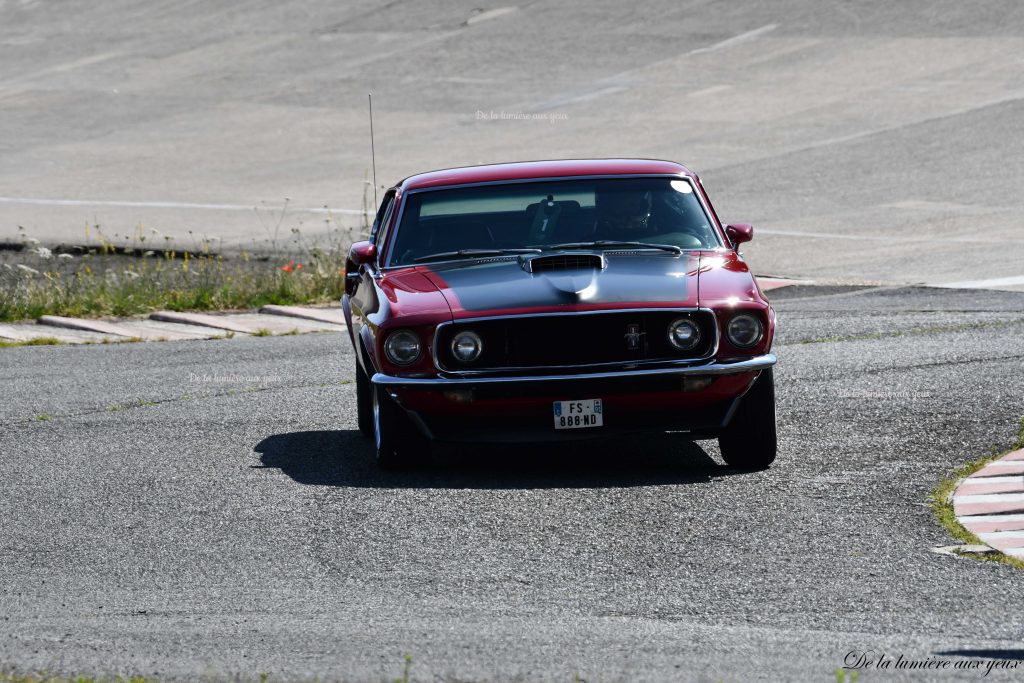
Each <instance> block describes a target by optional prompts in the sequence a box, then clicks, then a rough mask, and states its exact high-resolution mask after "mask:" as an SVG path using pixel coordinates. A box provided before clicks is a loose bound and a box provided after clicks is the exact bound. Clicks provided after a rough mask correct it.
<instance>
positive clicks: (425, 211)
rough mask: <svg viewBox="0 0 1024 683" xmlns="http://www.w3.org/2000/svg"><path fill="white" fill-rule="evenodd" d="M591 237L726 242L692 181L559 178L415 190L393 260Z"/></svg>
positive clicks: (686, 244)
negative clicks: (719, 233) (719, 234)
mask: <svg viewBox="0 0 1024 683" xmlns="http://www.w3.org/2000/svg"><path fill="white" fill-rule="evenodd" d="M593 240H621V241H629V242H651V243H658V244H671V245H675V246H678V247H681V248H683V249H705V248H714V247H719V246H721V242H720V241H719V239H718V235H717V234H716V232H715V230H714V229H713V228H712V227H711V221H710V220H709V219H708V217H707V214H705V213H704V209H703V207H702V206H701V204H700V201H699V200H698V199H697V196H696V194H695V193H694V189H693V186H692V185H691V184H690V183H689V182H688V181H686V180H683V179H679V178H606V179H596V180H557V181H544V182H529V183H506V184H497V185H481V186H477V187H466V188H458V189H450V190H443V189H442V190H429V191H423V192H411V193H409V194H408V195H407V197H406V200H405V208H404V210H403V212H402V221H401V224H400V226H399V228H398V234H397V236H396V241H395V244H394V248H393V249H392V250H391V254H390V257H389V262H388V264H387V265H390V266H397V265H408V264H411V263H414V262H415V261H416V259H417V258H422V257H424V256H430V255H432V254H438V253H444V252H452V251H459V250H472V249H477V250H479V249H517V248H524V247H539V248H544V247H549V246H552V245H557V244H563V243H570V242H586V241H593Z"/></svg>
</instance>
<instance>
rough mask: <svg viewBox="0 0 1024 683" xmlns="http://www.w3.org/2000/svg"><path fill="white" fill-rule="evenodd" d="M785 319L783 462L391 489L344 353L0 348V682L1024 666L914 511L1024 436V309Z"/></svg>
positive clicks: (550, 464) (597, 455) (464, 463)
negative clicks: (30, 674)
mask: <svg viewBox="0 0 1024 683" xmlns="http://www.w3.org/2000/svg"><path fill="white" fill-rule="evenodd" d="M773 297H774V300H775V304H776V306H777V308H778V310H779V318H780V321H781V322H782V328H781V330H782V332H781V337H780V338H779V340H778V343H777V345H776V350H777V353H778V355H779V359H780V361H779V366H778V368H777V375H776V381H777V386H778V400H779V430H780V432H779V433H780V454H781V455H780V458H779V460H778V461H777V463H776V465H775V466H773V467H772V468H771V469H770V470H768V471H765V472H759V473H750V474H744V473H738V472H735V471H733V470H730V469H728V468H726V467H725V466H723V465H722V464H721V462H720V460H719V457H718V453H717V447H716V444H715V443H714V442H699V443H697V444H696V445H690V444H687V443H686V442H684V441H682V440H680V439H679V438H678V437H677V436H676V437H673V436H664V437H658V438H648V439H644V440H640V441H628V440H626V441H610V442H603V443H600V444H597V445H590V446H581V447H579V448H575V449H571V450H568V451H567V450H565V449H561V450H551V449H530V450H529V451H528V452H523V450H521V449H505V450H502V449H491V448H489V449H452V448H449V449H443V450H441V451H440V452H439V453H438V454H437V460H438V462H437V464H436V467H434V468H432V469H429V470H424V471H419V472H408V473H402V474H385V473H381V472H380V471H378V470H377V469H376V468H375V467H374V465H373V463H372V455H371V447H370V444H369V443H368V442H367V441H366V440H364V439H363V438H361V437H360V436H359V435H358V432H357V431H356V423H355V411H354V402H355V390H354V385H353V384H351V383H345V384H341V383H340V382H341V381H343V380H348V379H349V378H350V377H351V376H352V367H353V358H352V354H351V352H350V351H349V350H348V343H347V340H346V339H345V338H344V337H343V333H321V334H315V335H306V336H301V337H267V338H236V339H233V340H231V341H230V342H226V341H216V340H213V341H188V342H165V343H161V344H129V345H116V346H84V347H83V346H78V347H71V346H68V347H37V348H28V347H26V348H15V349H7V350H5V351H4V352H3V353H0V376H2V377H3V378H4V387H5V389H4V392H5V395H6V396H8V397H9V398H11V399H12V400H7V401H4V402H2V403H0V426H2V429H0V471H2V472H3V485H2V487H3V495H2V496H0V554H2V558H3V571H2V572H0V615H2V619H0V663H3V664H16V665H17V666H19V667H23V668H45V669H48V670H51V671H67V672H71V671H79V672H87V673H104V672H109V673H141V674H149V675H153V676H158V677H160V678H162V679H169V680H195V679H197V678H199V677H202V676H211V677H218V676H220V677H224V676H233V675H236V674H238V675H241V676H243V677H246V676H248V677H252V678H253V679H255V678H257V677H258V674H259V673H260V672H269V673H270V675H271V678H270V680H289V681H291V680H313V679H314V678H315V677H318V676H319V677H320V679H321V680H347V681H380V680H393V679H394V677H396V676H399V675H400V673H401V669H402V657H403V655H405V654H410V655H412V656H413V670H412V671H413V680H418V681H430V680H446V681H509V680H530V681H533V680H545V681H571V680H573V675H574V674H579V675H580V676H581V677H582V678H583V679H585V680H587V681H666V680H699V681H718V680H725V681H740V680H772V681H778V680H834V678H833V672H834V671H835V669H836V668H837V667H840V666H842V665H843V663H844V658H845V657H846V656H847V654H848V653H849V652H850V651H853V650H858V651H865V650H874V651H876V652H879V653H886V654H887V655H889V656H893V657H896V656H898V655H901V654H902V655H903V656H904V657H905V658H908V659H915V660H924V659H927V658H928V657H942V658H946V659H950V660H957V659H963V658H968V657H974V658H983V659H995V660H998V661H1008V660H1017V659H1024V648H1022V646H1021V633H1022V631H1024V592H1022V591H1021V590H1020V574H1019V571H1018V570H1015V569H1013V568H1011V567H1008V566H1005V565H1000V564H995V563H983V562H976V561H972V560H967V559H958V558H955V557H950V556H946V555H939V554H936V553H934V552H932V548H934V547H936V546H944V545H949V544H950V543H951V542H952V540H951V539H950V537H949V535H948V533H947V532H946V531H945V530H944V529H943V528H942V527H940V526H939V524H938V523H937V522H936V520H935V518H934V516H933V514H932V512H931V511H930V510H929V509H928V506H927V495H928V493H929V491H930V490H931V489H932V488H933V487H934V486H935V484H936V482H937V481H938V480H939V479H941V478H942V477H944V476H946V475H947V474H948V473H949V472H950V471H951V470H952V469H954V468H955V467H957V466H959V465H960V464H961V463H962V462H964V461H966V460H969V459H973V458H975V457H978V456H980V455H985V454H987V453H989V452H991V450H992V449H999V450H1004V449H1006V448H1007V447H1009V445H1010V444H1011V443H1012V442H1013V440H1014V438H1015V435H1016V424H1017V420H1018V418H1019V416H1020V415H1021V413H1022V412H1024V406H1022V405H1021V400H1020V397H1021V395H1022V392H1024V372H1022V363H1024V351H1022V346H1021V344H1020V338H1021V335H1022V333H1024V313H1022V309H1024V294H1020V293H1014V292H977V291H952V290H937V289H922V288H907V289H874V288H868V289H856V288H828V287H790V288H786V289H782V290H778V291H777V292H775V293H773ZM954 673H955V672H954ZM947 675H948V676H953V675H954V674H947ZM1019 675H1020V672H1019V670H1018V671H1016V672H1014V671H1007V670H1004V671H994V672H993V673H992V674H990V676H989V677H988V678H987V679H986V680H997V679H998V680H1017V679H1018V678H1019ZM900 677H901V676H900V675H897V674H896V673H892V672H880V671H870V670H869V671H865V672H864V674H863V678H862V680H891V679H893V678H897V679H898V678H900ZM903 677H904V678H907V679H908V680H935V679H936V678H941V677H942V676H939V675H938V674H936V673H934V672H931V673H928V674H922V673H915V674H907V675H904V676H903ZM961 677H962V678H964V679H968V680H977V679H978V677H979V674H978V673H977V672H962V673H961Z"/></svg>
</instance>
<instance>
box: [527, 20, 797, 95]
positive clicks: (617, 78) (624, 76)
mask: <svg viewBox="0 0 1024 683" xmlns="http://www.w3.org/2000/svg"><path fill="white" fill-rule="evenodd" d="M778 27H779V25H778V24H768V25H766V26H762V27H761V28H755V29H754V30H752V31H747V32H746V33H741V34H739V35H737V36H733V37H731V38H726V39H725V40H722V41H719V42H717V43H715V44H714V45H708V46H707V47H698V48H696V49H694V50H690V51H689V52H684V53H682V54H679V55H674V56H672V57H668V58H667V59H661V60H658V61H654V62H649V63H647V64H643V65H642V66H638V67H634V68H632V69H626V70H625V71H620V72H619V73H617V74H613V75H611V76H607V77H605V78H600V79H598V80H596V81H594V82H593V83H591V85H593V86H594V87H593V88H592V89H591V90H585V91H583V92H579V91H577V92H576V93H569V94H566V95H562V96H560V97H555V98H552V99H550V100H545V101H544V102H542V103H540V104H533V105H526V106H525V107H523V109H524V110H527V111H533V112H542V111H547V110H549V109H553V108H555V107H560V106H563V105H566V104H570V103H575V102H586V101H588V100H593V99H596V98H598V97H602V96H604V95H611V94H614V93H617V92H622V91H625V90H628V89H629V87H630V86H632V85H633V82H632V78H633V76H635V75H637V74H640V73H642V72H644V71H647V70H650V69H652V68H658V67H660V66H663V65H666V64H672V63H673V62H675V61H677V60H680V59H685V58H687V57H691V56H693V55H700V54H704V53H706V52H714V51H716V50H722V49H725V48H728V47H732V46H733V45H737V44H739V43H745V42H746V41H748V40H753V39H754V38H757V37H758V36H762V35H764V34H765V33H769V32H770V31H774V30H775V29H777V28H778ZM716 87H717V86H716ZM698 92H700V91H698Z"/></svg>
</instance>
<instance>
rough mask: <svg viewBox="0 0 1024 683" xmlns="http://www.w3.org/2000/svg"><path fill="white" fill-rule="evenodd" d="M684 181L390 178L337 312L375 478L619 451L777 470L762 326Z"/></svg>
mask: <svg viewBox="0 0 1024 683" xmlns="http://www.w3.org/2000/svg"><path fill="white" fill-rule="evenodd" d="M752 234H753V229H752V228H751V226H750V225H745V224H733V225H724V226H723V225H722V223H721V222H720V221H719V220H718V216H717V215H716V214H715V210H714V209H713V208H712V206H711V202H710V201H709V200H708V197H707V195H706V193H705V192H704V188H703V187H702V186H701V183H700V180H699V179H698V178H697V176H696V175H695V174H694V173H692V172H691V171H689V170H687V169H686V168H685V167H683V166H680V165H679V164H675V163H671V162H668V161H650V160H641V159H602V160H582V161H540V162H529V163H515V164H497V165H492V166H475V167H469V168H456V169H449V170H445V171H433V172H431V173H423V174H420V175H415V176H412V177H411V178H406V179H405V180H403V181H402V182H400V183H399V184H398V185H396V186H395V187H393V188H391V189H390V190H388V191H387V193H386V194H385V195H384V201H383V202H382V203H381V205H380V209H379V210H378V211H377V216H376V220H375V221H374V224H373V230H372V234H371V236H370V240H369V241H367V242H359V243H357V244H354V245H352V248H351V251H350V252H349V255H348V263H347V266H346V279H345V295H344V297H343V298H342V301H341V305H342V309H343V310H344V313H345V317H346V319H347V320H348V322H349V334H350V336H351V339H352V343H353V345H354V348H355V354H356V359H357V360H356V387H357V395H358V406H359V407H358V412H359V429H360V430H361V431H362V432H363V433H364V434H366V435H367V436H372V437H373V438H374V441H375V443H376V452H377V461H378V463H379V464H380V465H381V466H382V467H397V466H404V465H409V464H412V463H414V462H416V461H420V460H425V459H428V458H429V455H430V441H450V442H498V441H521V442H540V441H552V440H561V439H580V438H587V437H602V436H605V435H609V434H624V433H631V432H658V431H675V432H682V433H683V434H684V437H685V438H689V439H705V438H715V437H717V438H718V440H719V443H720V445H721V451H722V457H723V458H724V459H725V461H726V462H727V463H729V464H730V465H733V466H736V467H741V468H746V469H757V468H764V467H767V466H768V465H769V464H771V462H772V461H773V460H774V459H775V450H776V447H775V394H774V385H773V379H772V366H773V365H774V364H775V356H774V355H772V354H771V353H770V351H771V347H772V337H773V336H774V331H775V312H774V310H773V309H772V307H771V305H770V304H769V303H768V301H767V300H766V299H765V297H764V295H763V293H762V292H761V289H760V287H758V285H757V282H756V281H755V280H754V277H753V276H752V275H751V273H750V271H749V270H748V268H747V265H746V263H744V262H743V259H742V258H741V257H740V256H739V254H738V253H737V251H736V249H737V247H738V245H739V244H740V243H742V242H746V241H748V240H750V238H751V236H752Z"/></svg>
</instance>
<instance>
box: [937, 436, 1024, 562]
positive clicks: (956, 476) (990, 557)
mask: <svg viewBox="0 0 1024 683" xmlns="http://www.w3.org/2000/svg"><path fill="white" fill-rule="evenodd" d="M1020 448H1024V418H1021V421H1020V429H1019V431H1018V432H1017V441H1016V443H1014V445H1013V446H1012V447H1011V448H1010V449H1009V451H1003V452H1002V453H995V454H993V455H989V456H986V457H984V458H978V459H977V460H973V461H971V462H969V463H967V464H966V465H964V466H963V467H960V468H958V469H957V470H956V471H954V472H953V473H952V474H951V475H950V476H949V477H947V478H945V479H943V480H942V481H940V482H939V485H938V486H936V487H935V489H934V490H933V491H932V492H931V494H930V495H929V496H928V503H929V504H930V505H931V508H932V511H933V512H934V513H935V516H936V517H937V518H938V520H939V523H940V524H942V526H944V527H946V529H947V530H948V531H949V533H950V535H952V536H953V538H955V539H956V540H958V541H960V542H961V543H964V544H968V545H985V543H983V542H982V541H981V539H979V538H978V537H977V536H975V535H974V534H972V533H971V532H970V531H968V530H967V529H965V528H964V527H963V526H962V525H961V524H960V522H959V521H958V520H957V518H956V513H955V512H954V511H953V503H952V502H950V498H951V497H952V495H953V492H954V491H955V490H956V487H957V486H958V485H959V484H960V482H961V480H963V479H964V478H965V477H968V476H970V475H972V474H974V473H975V472H977V471H978V470H980V469H981V468H982V467H984V466H985V465H987V464H989V463H990V462H992V461H993V460H998V459H999V458H1000V457H1002V456H1003V455H1005V454H1006V453H1009V452H1010V451H1015V450H1018V449H1020ZM965 556H966V557H973V558H975V559H979V560H984V561H989V562H1000V563H1002V564H1008V565H1010V566H1011V567H1016V568H1017V569H1024V560H1020V559H1017V558H1015V557H1010V556H1009V555H1004V554H1003V553H999V552H996V553H990V554H987V555H974V554H966V555H965Z"/></svg>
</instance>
